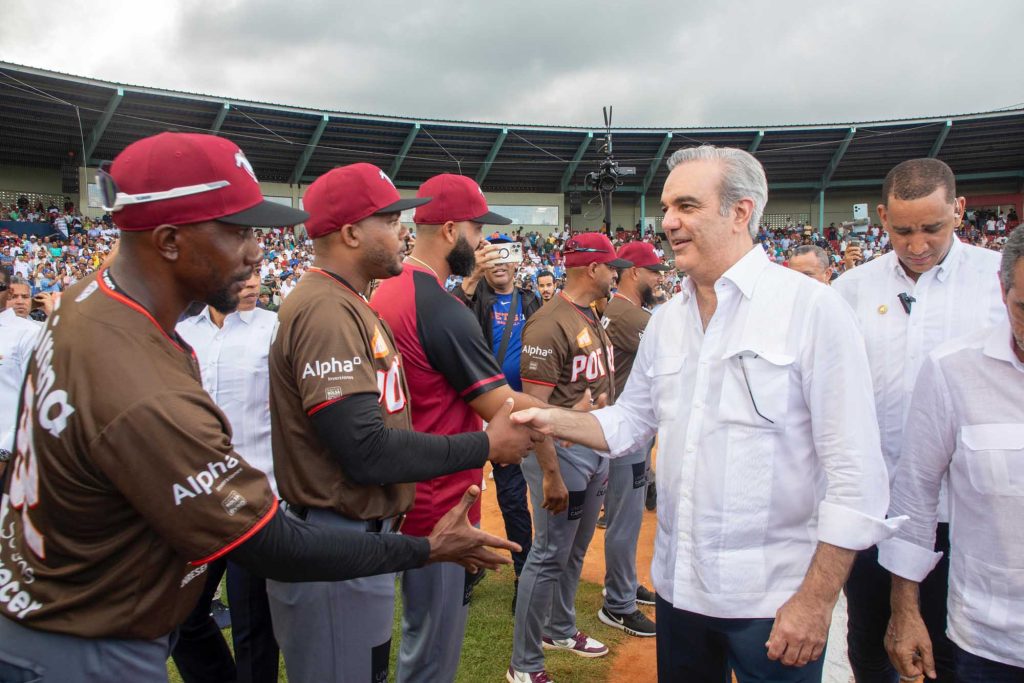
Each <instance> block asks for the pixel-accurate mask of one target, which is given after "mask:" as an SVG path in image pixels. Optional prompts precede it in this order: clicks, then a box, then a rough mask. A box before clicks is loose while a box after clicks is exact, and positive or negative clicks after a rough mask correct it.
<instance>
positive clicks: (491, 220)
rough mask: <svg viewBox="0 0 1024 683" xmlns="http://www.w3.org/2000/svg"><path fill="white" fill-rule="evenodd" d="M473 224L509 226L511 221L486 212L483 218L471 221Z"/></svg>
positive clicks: (479, 217)
mask: <svg viewBox="0 0 1024 683" xmlns="http://www.w3.org/2000/svg"><path fill="white" fill-rule="evenodd" d="M473 222H474V223H483V224H484V225H511V224H512V219H511V218H505V217H504V216H499V215H498V214H496V213H494V212H493V211H488V212H487V213H485V214H484V215H483V216H477V217H476V218H474V219H473Z"/></svg>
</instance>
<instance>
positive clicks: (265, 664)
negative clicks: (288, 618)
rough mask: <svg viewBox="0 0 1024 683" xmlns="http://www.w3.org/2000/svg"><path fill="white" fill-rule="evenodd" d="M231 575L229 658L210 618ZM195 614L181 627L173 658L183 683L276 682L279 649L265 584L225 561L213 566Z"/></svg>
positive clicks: (217, 562)
mask: <svg viewBox="0 0 1024 683" xmlns="http://www.w3.org/2000/svg"><path fill="white" fill-rule="evenodd" d="M225 571H226V572H227V577H228V580H227V593H228V602H229V604H230V607H231V640H232V644H233V645H234V647H235V658H234V659H232V657H231V650H230V649H229V648H228V645H227V642H225V640H224V635H223V634H222V633H221V630H220V629H219V628H217V624H216V623H215V622H214V621H213V617H212V616H211V615H210V602H211V601H212V600H213V596H214V594H215V593H216V592H217V586H218V585H220V580H221V578H222V577H223V576H224V573H225ZM207 574H208V576H207V578H206V585H205V586H204V588H203V594H202V595H201V596H200V597H199V602H198V603H197V604H196V607H195V609H193V610H192V613H191V614H190V615H189V616H188V618H187V619H186V620H185V623H183V624H182V625H181V628H180V629H179V631H178V641H177V643H176V644H175V646H174V651H173V652H172V657H173V658H174V663H175V664H176V665H177V666H178V671H179V672H180V673H181V678H182V680H184V681H185V683H230V682H232V681H235V682H237V683H276V682H277V669H278V661H279V660H278V647H277V641H276V640H274V628H273V624H272V623H271V619H270V604H269V602H268V601H267V582H266V581H265V580H264V579H261V578H259V577H257V576H253V575H252V574H250V573H249V572H247V571H246V570H245V569H243V568H242V567H240V566H238V565H237V564H235V563H233V562H227V561H226V560H217V561H216V562H211V563H210V566H209V568H208V569H207Z"/></svg>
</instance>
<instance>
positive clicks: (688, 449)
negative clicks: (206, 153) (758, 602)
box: [686, 443, 697, 453]
mask: <svg viewBox="0 0 1024 683" xmlns="http://www.w3.org/2000/svg"><path fill="white" fill-rule="evenodd" d="M686 452H687V453H696V452H697V447H696V446H694V445H693V444H692V443H691V444H690V445H689V446H687V447H686Z"/></svg>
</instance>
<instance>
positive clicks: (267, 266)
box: [0, 197, 1020, 319]
mask: <svg viewBox="0 0 1024 683" xmlns="http://www.w3.org/2000/svg"><path fill="white" fill-rule="evenodd" d="M0 216H2V219H3V220H11V221H18V222H29V223H49V224H51V225H52V226H53V230H52V231H51V234H50V235H46V236H37V235H28V236H21V235H17V234H15V233H13V232H11V231H10V230H2V231H0V266H5V267H7V268H9V269H10V271H11V272H12V273H13V275H14V277H15V278H16V279H15V283H16V284H25V285H27V289H28V291H29V294H30V296H31V297H32V309H33V311H34V313H33V315H34V316H35V317H37V318H39V319H42V318H44V317H45V316H44V313H45V312H46V311H48V310H49V309H50V308H52V295H53V294H54V293H56V292H60V291H63V290H64V289H66V288H67V287H69V286H70V285H72V284H74V283H75V282H77V281H78V280H80V279H81V278H83V277H85V276H86V275H88V274H89V273H91V272H93V271H94V270H96V269H97V268H98V267H99V266H100V265H101V264H102V263H103V261H104V260H105V259H106V258H107V256H108V254H109V253H110V251H111V249H113V246H114V244H115V242H116V240H117V236H118V229H117V227H116V226H115V225H114V223H113V221H112V220H111V217H110V215H109V214H108V215H104V216H102V217H100V218H90V217H87V216H84V215H82V214H81V213H79V212H78V211H76V210H75V207H74V205H73V204H71V203H66V204H65V205H64V206H63V207H62V208H58V207H57V206H56V205H55V204H53V203H50V204H49V205H48V206H44V204H43V202H40V201H37V202H35V203H34V204H33V203H31V202H29V201H28V200H27V199H26V198H24V197H21V198H19V200H18V201H17V202H16V203H12V204H10V205H9V206H7V207H2V209H0ZM1019 223H1020V221H1019V218H1018V216H1017V212H1016V211H1015V210H1014V209H1012V208H1011V209H1010V210H1009V211H1008V212H1007V213H1003V212H1001V211H992V210H981V209H979V210H975V211H968V212H967V214H966V216H965V217H964V222H963V224H962V225H961V226H960V228H959V229H958V230H957V236H958V237H959V238H960V239H961V240H963V241H964V242H968V243H970V244H974V245H977V246H982V247H986V248H989V249H994V250H997V251H998V250H1001V249H1002V245H1003V244H1004V243H1005V242H1006V238H1007V235H1009V233H1010V232H1012V231H1013V228H1015V227H1016V226H1017V225H1018V224H1019ZM595 229H596V228H595ZM571 232H572V231H571V230H570V228H569V225H568V224H566V225H565V226H564V227H563V228H562V229H560V230H555V231H553V232H551V233H549V234H542V233H541V232H539V231H535V230H534V231H527V230H525V229H524V228H523V227H521V226H520V227H516V228H513V229H512V230H510V231H509V233H508V237H510V238H511V239H513V240H514V241H516V242H519V243H520V244H521V245H522V249H523V264H522V266H520V268H519V269H518V273H517V282H518V285H519V286H521V287H523V288H524V289H526V290H530V291H537V277H538V275H541V274H544V273H550V274H551V275H552V276H553V277H554V280H555V283H556V286H558V287H560V286H561V284H562V282H563V280H564V278H565V265H564V256H563V249H564V245H565V241H566V240H567V239H569V236H570V235H571ZM415 239H416V238H415V232H413V233H411V234H410V237H409V242H410V245H411V244H413V243H415ZM633 240H643V241H645V242H649V243H651V244H653V245H654V248H655V252H656V253H657V254H658V256H659V257H660V258H665V260H666V263H667V264H668V265H669V266H673V260H672V256H671V254H668V256H667V257H666V252H665V244H664V243H663V242H662V239H661V237H660V236H659V235H658V233H657V231H656V229H655V226H654V225H651V224H648V225H647V226H646V227H644V228H642V229H641V225H640V224H639V223H638V224H637V225H636V226H634V228H633V229H632V230H626V229H623V228H622V227H618V228H617V229H616V230H614V231H613V235H612V244H613V245H614V246H615V247H616V248H618V247H620V246H622V245H623V244H625V243H627V242H629V241H633ZM757 241H758V242H759V243H760V244H761V245H762V246H763V247H764V249H765V251H766V253H767V254H768V258H769V259H771V260H772V261H774V262H776V263H779V264H781V265H784V266H789V265H790V264H789V261H790V259H791V258H792V257H793V256H794V255H795V254H797V253H801V252H805V251H806V249H803V250H801V251H800V252H798V250H800V248H801V247H807V246H809V245H811V246H815V247H819V248H820V249H822V250H823V251H824V253H825V255H826V256H827V258H828V261H829V266H830V268H831V271H830V276H831V278H832V279H834V278H836V277H838V276H839V275H841V274H842V273H843V272H845V271H846V270H848V269H849V268H853V267H855V266H857V265H860V264H863V263H865V262H867V261H870V260H872V259H874V258H877V257H878V256H881V255H882V254H884V253H886V252H888V251H890V250H891V249H892V247H891V245H890V244H889V238H888V235H887V234H886V233H885V231H884V230H882V228H881V227H880V226H878V225H867V226H859V227H854V226H852V225H840V226H837V225H835V224H834V223H833V224H831V225H829V226H828V227H827V228H825V229H824V230H819V229H817V228H814V227H813V226H810V225H800V224H797V223H795V222H793V221H792V220H791V221H788V222H787V224H786V225H785V226H784V227H781V228H778V227H776V228H770V227H769V226H768V225H763V226H762V227H761V230H760V232H759V233H758V236H757ZM259 242H260V246H261V248H262V249H263V251H264V260H263V264H262V265H261V267H260V277H261V280H262V283H263V284H262V288H261V291H260V306H261V307H263V308H267V309H270V310H276V308H277V307H278V306H279V305H280V303H281V301H282V299H284V297H286V296H288V294H289V293H290V292H291V290H292V289H293V288H294V287H295V285H296V284H297V283H298V281H299V278H301V277H302V275H303V273H305V271H306V270H307V269H308V268H309V267H310V266H311V265H312V263H313V244H312V241H311V240H309V239H308V238H306V236H305V234H304V233H303V232H302V230H301V228H300V229H299V231H298V232H296V230H295V229H294V228H284V229H274V230H266V231H261V232H260V235H259ZM683 277H684V275H683V274H682V273H679V272H677V271H676V270H675V269H674V268H673V269H672V270H669V271H668V272H666V273H665V278H664V282H665V284H664V286H663V288H662V289H661V290H660V291H658V292H656V294H657V295H658V297H659V299H662V300H667V299H668V298H671V296H672V295H673V294H674V293H675V292H678V291H679V290H680V288H681V286H682V279H683ZM459 280H460V278H451V279H449V282H448V283H447V285H448V288H449V289H453V288H454V287H455V286H456V285H457V284H458V282H459ZM35 311H39V312H35Z"/></svg>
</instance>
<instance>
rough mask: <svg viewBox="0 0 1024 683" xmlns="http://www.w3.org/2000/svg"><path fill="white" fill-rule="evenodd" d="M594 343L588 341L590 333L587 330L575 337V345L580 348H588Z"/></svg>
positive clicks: (581, 331)
mask: <svg viewBox="0 0 1024 683" xmlns="http://www.w3.org/2000/svg"><path fill="white" fill-rule="evenodd" d="M593 343H594V342H593V341H591V339H590V331H589V330H587V329H583V330H580V333H579V334H577V335H576V345H577V346H579V347H580V348H583V347H584V346H590V345H592V344H593Z"/></svg>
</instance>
